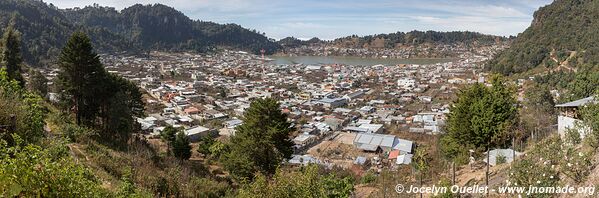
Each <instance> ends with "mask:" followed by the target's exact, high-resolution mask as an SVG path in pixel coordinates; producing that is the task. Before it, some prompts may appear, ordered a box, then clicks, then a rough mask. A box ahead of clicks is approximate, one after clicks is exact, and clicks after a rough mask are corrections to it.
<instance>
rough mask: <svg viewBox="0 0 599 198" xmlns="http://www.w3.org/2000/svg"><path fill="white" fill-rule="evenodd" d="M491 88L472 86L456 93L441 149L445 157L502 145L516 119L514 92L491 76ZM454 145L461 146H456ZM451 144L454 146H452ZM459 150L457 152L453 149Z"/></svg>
mask: <svg viewBox="0 0 599 198" xmlns="http://www.w3.org/2000/svg"><path fill="white" fill-rule="evenodd" d="M491 84H492V86H491V87H486V86H485V85H483V84H479V83H477V84H474V85H471V86H469V87H467V88H465V89H463V90H462V91H461V92H460V93H458V98H457V99H456V100H455V101H454V103H453V105H452V106H451V107H450V111H451V113H449V115H448V118H447V134H446V135H444V136H443V137H442V140H441V143H445V144H442V145H441V149H442V151H443V153H444V154H445V155H446V157H448V158H454V157H457V156H453V155H449V156H448V154H456V153H461V154H463V153H464V152H465V151H467V149H485V150H487V149H488V148H490V147H495V146H498V145H505V144H507V143H508V142H509V141H508V140H509V137H510V134H509V133H508V131H509V130H510V129H511V127H512V126H513V124H514V122H515V121H516V120H517V110H518V109H517V106H516V104H517V103H516V99H515V97H514V92H513V90H512V89H511V88H509V87H508V86H506V85H505V82H504V81H503V80H502V79H501V77H498V76H494V77H493V79H492V83H491ZM456 143H459V144H460V145H462V146H461V147H455V145H456ZM451 145H453V146H451ZM455 149H459V150H455Z"/></svg>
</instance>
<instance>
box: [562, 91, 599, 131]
mask: <svg viewBox="0 0 599 198" xmlns="http://www.w3.org/2000/svg"><path fill="white" fill-rule="evenodd" d="M589 102H596V101H595V99H594V97H593V96H591V97H587V98H583V99H580V100H576V101H572V102H568V103H564V104H558V105H555V107H557V108H558V109H559V111H560V114H559V115H558V117H557V132H558V134H559V135H560V137H564V136H565V135H566V132H567V131H568V130H569V129H576V130H578V133H579V134H580V137H581V138H584V137H585V136H586V134H588V133H590V132H591V130H592V129H591V128H589V127H588V126H587V125H585V124H584V122H583V121H582V120H580V119H579V115H578V109H579V108H580V107H582V106H584V105H586V104H587V103H589Z"/></svg>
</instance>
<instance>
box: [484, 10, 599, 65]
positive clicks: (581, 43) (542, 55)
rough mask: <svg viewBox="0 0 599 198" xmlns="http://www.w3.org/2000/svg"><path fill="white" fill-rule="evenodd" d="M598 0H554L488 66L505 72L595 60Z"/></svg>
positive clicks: (597, 52) (598, 52)
mask: <svg viewBox="0 0 599 198" xmlns="http://www.w3.org/2000/svg"><path fill="white" fill-rule="evenodd" d="M598 10H599V1H594V0H555V1H554V2H553V3H551V4H550V5H547V6H545V7H542V8H540V9H539V10H538V11H536V12H535V13H534V20H533V21H532V24H531V25H530V27H529V28H527V29H526V30H525V31H524V32H523V33H521V34H519V35H518V37H517V38H516V39H515V40H514V42H513V43H512V45H511V47H510V48H509V49H507V50H505V51H503V52H502V53H500V54H498V55H497V56H496V57H495V58H494V59H493V60H491V61H490V62H489V64H488V69H489V70H491V71H495V72H500V73H503V74H506V75H509V74H514V73H522V72H525V71H528V70H530V69H533V68H536V67H539V66H541V67H547V68H550V69H560V68H568V69H576V68H577V67H581V66H582V65H594V64H598V63H599V39H598V37H599V12H598Z"/></svg>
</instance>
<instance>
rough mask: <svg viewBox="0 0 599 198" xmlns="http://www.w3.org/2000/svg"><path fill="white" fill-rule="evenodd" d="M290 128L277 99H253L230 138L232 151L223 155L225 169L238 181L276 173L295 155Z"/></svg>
mask: <svg viewBox="0 0 599 198" xmlns="http://www.w3.org/2000/svg"><path fill="white" fill-rule="evenodd" d="M290 126H291V123H289V122H288V121H287V116H286V115H285V114H283V113H282V112H281V110H280V109H279V103H278V102H277V101H276V100H274V99H272V98H265V99H256V100H254V101H253V102H252V103H251V104H250V108H248V109H247V110H246V112H245V114H244V116H243V124H242V125H240V126H238V127H237V132H236V133H235V136H233V137H231V141H230V142H231V143H230V144H229V148H230V152H229V153H227V154H225V155H224V156H223V159H222V161H223V165H224V167H225V169H227V170H228V171H229V172H230V173H231V174H232V175H234V176H235V177H237V178H238V179H252V178H253V175H254V173H256V172H261V173H264V174H273V173H274V172H275V170H276V169H277V167H278V165H279V164H280V163H281V162H282V161H283V160H284V159H287V158H289V157H291V154H293V149H292V146H293V143H292V142H291V140H290V139H289V133H290V132H291V128H290Z"/></svg>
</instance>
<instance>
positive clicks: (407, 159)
mask: <svg viewBox="0 0 599 198" xmlns="http://www.w3.org/2000/svg"><path fill="white" fill-rule="evenodd" d="M413 156H414V155H413V154H402V155H399V156H397V160H396V161H395V164H398V165H400V164H403V165H409V164H410V163H412V157H413Z"/></svg>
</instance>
